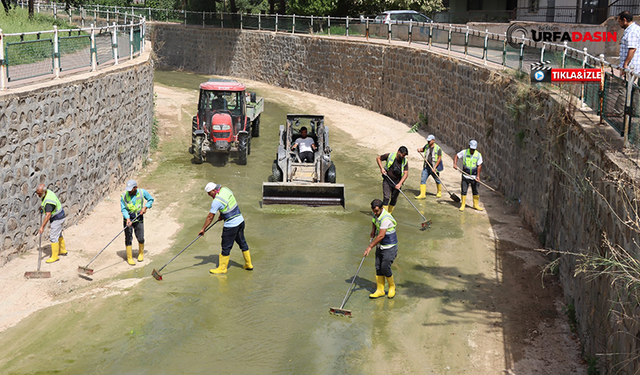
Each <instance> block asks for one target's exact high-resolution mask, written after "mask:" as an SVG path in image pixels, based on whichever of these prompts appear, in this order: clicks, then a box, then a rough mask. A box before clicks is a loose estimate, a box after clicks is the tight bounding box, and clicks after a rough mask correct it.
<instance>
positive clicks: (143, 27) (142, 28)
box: [140, 17, 147, 54]
mask: <svg viewBox="0 0 640 375" xmlns="http://www.w3.org/2000/svg"><path fill="white" fill-rule="evenodd" d="M146 27H147V19H146V18H145V17H142V22H141V23H140V54H142V52H144V38H145V34H146Z"/></svg>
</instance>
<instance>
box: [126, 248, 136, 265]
mask: <svg viewBox="0 0 640 375" xmlns="http://www.w3.org/2000/svg"><path fill="white" fill-rule="evenodd" d="M127 263H129V264H130V265H132V266H134V265H135V264H136V262H134V261H133V250H132V249H131V246H127Z"/></svg>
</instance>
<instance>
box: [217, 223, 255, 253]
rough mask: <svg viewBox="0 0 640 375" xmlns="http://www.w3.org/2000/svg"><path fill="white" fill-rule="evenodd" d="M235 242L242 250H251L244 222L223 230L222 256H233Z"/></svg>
mask: <svg viewBox="0 0 640 375" xmlns="http://www.w3.org/2000/svg"><path fill="white" fill-rule="evenodd" d="M234 242H236V243H237V244H238V246H240V250H242V251H247V250H249V245H248V244H247V240H245V238H244V221H243V222H242V223H240V225H237V226H235V227H230V228H227V227H224V228H223V229H222V255H224V256H229V254H231V248H232V247H233V243H234Z"/></svg>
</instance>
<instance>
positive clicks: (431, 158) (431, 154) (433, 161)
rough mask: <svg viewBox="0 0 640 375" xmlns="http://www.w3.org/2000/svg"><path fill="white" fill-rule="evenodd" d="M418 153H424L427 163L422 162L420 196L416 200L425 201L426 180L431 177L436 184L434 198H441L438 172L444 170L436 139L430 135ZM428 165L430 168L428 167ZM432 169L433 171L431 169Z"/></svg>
mask: <svg viewBox="0 0 640 375" xmlns="http://www.w3.org/2000/svg"><path fill="white" fill-rule="evenodd" d="M418 152H420V153H424V158H425V159H426V160H427V161H428V162H429V163H428V164H427V162H426V161H425V162H424V165H423V166H422V176H421V177H420V195H418V196H416V199H425V198H426V197H427V179H428V178H429V176H433V179H434V180H435V182H436V189H437V193H436V198H440V197H442V183H441V182H440V172H442V171H443V170H444V164H443V163H442V149H441V148H440V146H438V145H437V144H436V137H435V136H434V135H433V134H430V135H429V136H428V137H427V144H426V145H424V147H423V148H419V149H418ZM429 164H430V165H431V166H429ZM431 167H433V168H434V169H431Z"/></svg>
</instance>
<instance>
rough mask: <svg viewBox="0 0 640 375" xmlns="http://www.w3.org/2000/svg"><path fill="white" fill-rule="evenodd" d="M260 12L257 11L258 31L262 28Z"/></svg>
mask: <svg viewBox="0 0 640 375" xmlns="http://www.w3.org/2000/svg"><path fill="white" fill-rule="evenodd" d="M261 14H262V13H258V31H259V30H261V29H262V18H261V17H260V15H261Z"/></svg>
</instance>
